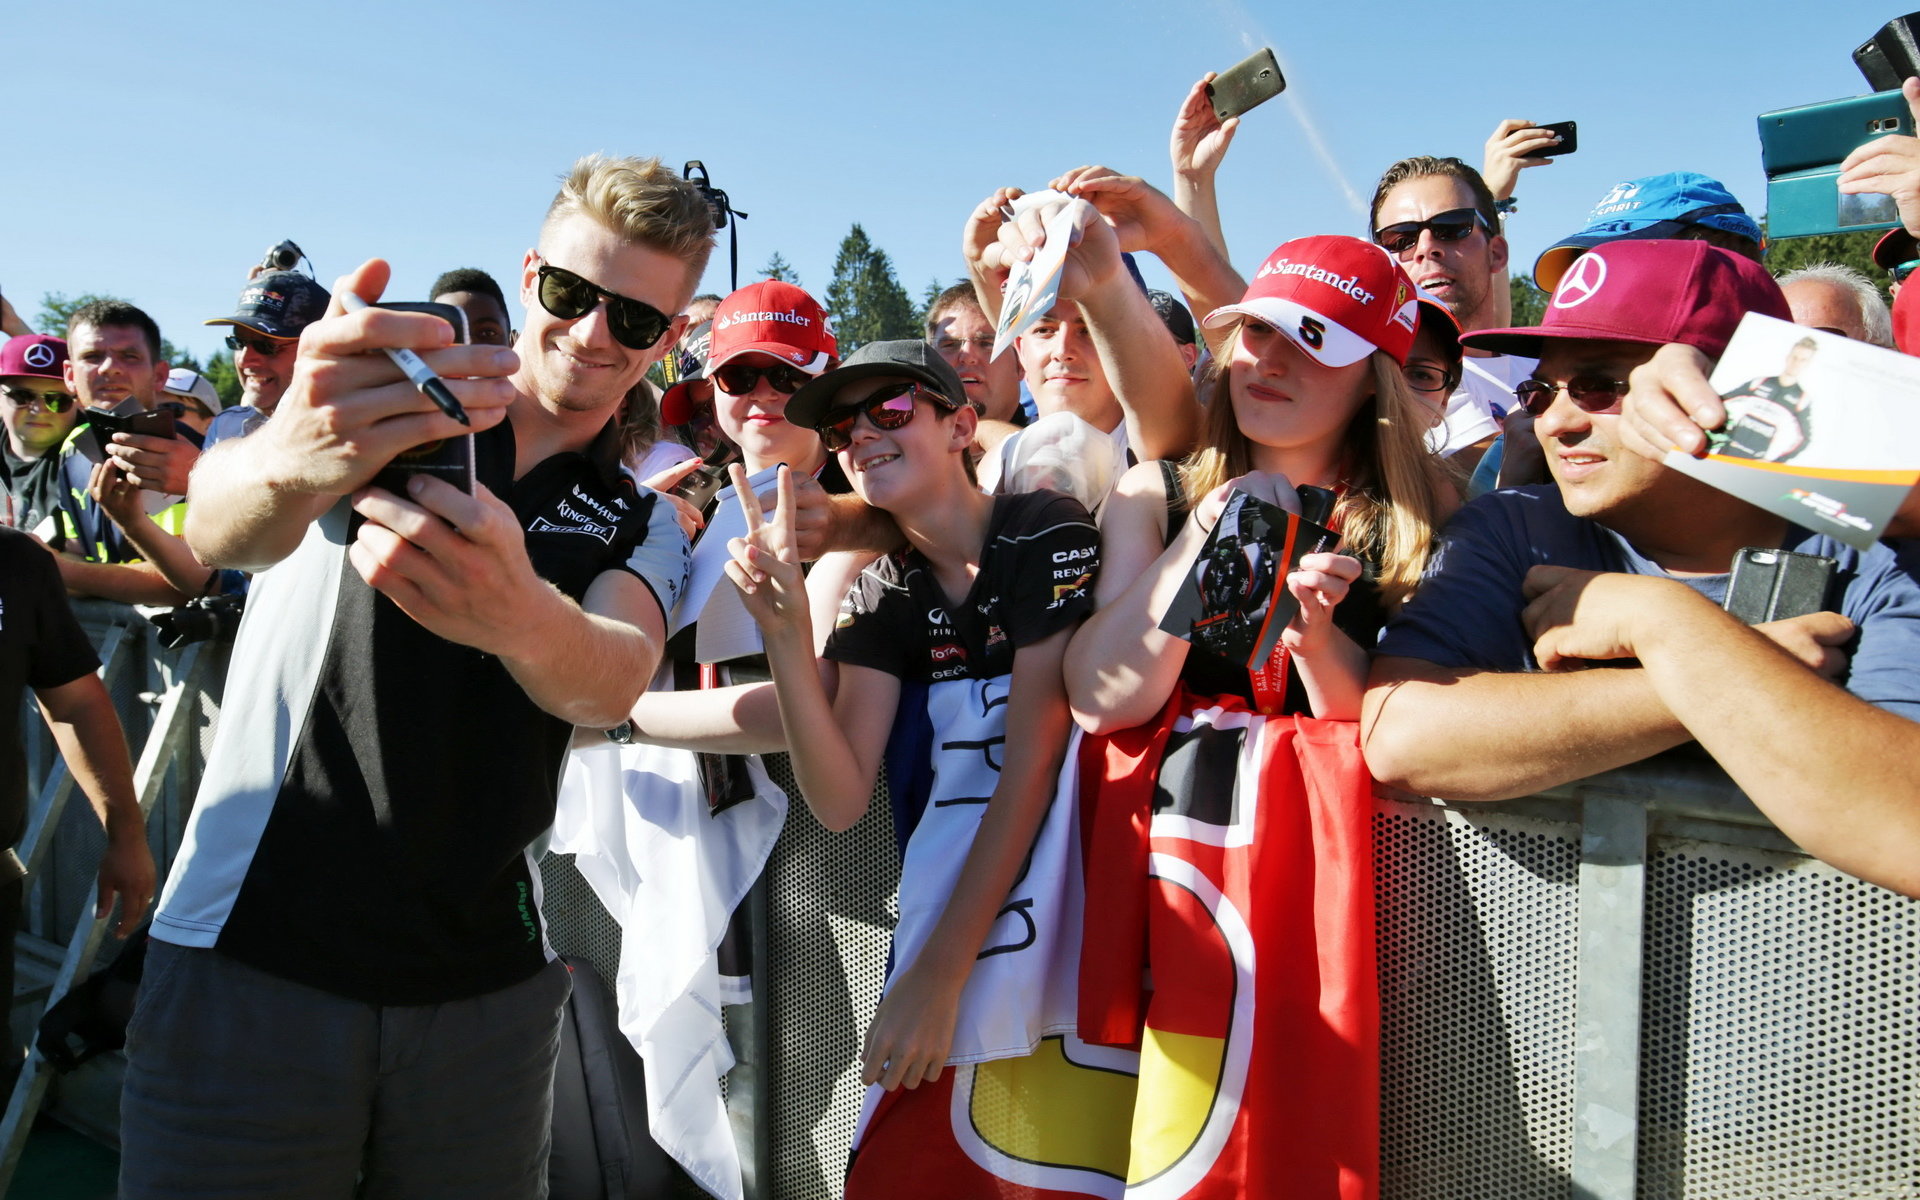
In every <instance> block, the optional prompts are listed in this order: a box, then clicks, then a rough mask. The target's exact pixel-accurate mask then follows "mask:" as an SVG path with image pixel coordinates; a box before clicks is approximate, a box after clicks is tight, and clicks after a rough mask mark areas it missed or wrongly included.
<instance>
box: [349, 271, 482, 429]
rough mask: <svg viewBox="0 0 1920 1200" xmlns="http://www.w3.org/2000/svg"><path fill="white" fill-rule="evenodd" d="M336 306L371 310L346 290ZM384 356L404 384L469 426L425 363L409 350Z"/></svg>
mask: <svg viewBox="0 0 1920 1200" xmlns="http://www.w3.org/2000/svg"><path fill="white" fill-rule="evenodd" d="M340 302H341V303H342V304H344V305H346V307H347V311H348V312H359V311H360V310H361V309H363V308H370V307H372V306H371V305H369V304H368V303H367V302H366V301H365V300H362V299H361V298H360V297H359V296H357V295H355V294H354V293H353V292H351V291H346V290H343V291H341V293H340ZM386 355H387V357H388V358H390V359H392V360H393V365H394V366H396V367H399V368H400V370H401V371H403V372H405V373H406V376H407V379H408V381H409V382H411V383H412V384H413V386H415V387H417V388H419V389H420V390H421V391H422V392H425V393H426V395H427V399H429V400H431V401H433V403H434V406H435V407H436V408H438V409H439V410H440V411H441V412H443V413H445V414H447V415H448V416H450V417H452V418H453V419H454V420H456V421H458V422H460V423H461V424H462V425H466V426H472V424H473V422H472V421H469V420H468V419H467V410H466V409H464V408H462V407H460V401H459V400H458V399H457V398H455V396H454V394H453V389H452V388H450V387H448V386H447V381H446V380H444V379H442V378H440V377H439V376H438V375H435V374H434V373H433V368H432V367H430V366H428V365H427V363H426V360H425V359H423V358H421V357H420V356H419V355H418V354H415V353H414V352H413V351H411V350H396V349H393V348H391V347H388V348H387V350H386Z"/></svg>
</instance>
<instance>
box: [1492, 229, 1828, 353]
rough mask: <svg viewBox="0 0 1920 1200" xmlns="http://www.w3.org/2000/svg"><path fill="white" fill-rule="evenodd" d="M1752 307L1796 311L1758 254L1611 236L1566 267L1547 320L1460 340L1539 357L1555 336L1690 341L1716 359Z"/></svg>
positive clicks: (1772, 313)
mask: <svg viewBox="0 0 1920 1200" xmlns="http://www.w3.org/2000/svg"><path fill="white" fill-rule="evenodd" d="M1750 312H1757V313H1765V314H1766V315H1767V316H1769V317H1778V318H1780V319H1781V320H1782V321H1791V320H1792V319H1793V315H1792V313H1790V312H1789V311H1788V310H1787V298H1786V297H1785V296H1783V295H1781V294H1780V285H1779V284H1776V283H1775V282H1774V281H1773V278H1772V276H1770V275H1768V274H1767V271H1766V268H1765V267H1762V266H1761V265H1760V264H1759V263H1757V262H1754V261H1753V260H1752V259H1750V258H1743V257H1741V256H1740V255H1738V254H1732V253H1729V252H1728V251H1725V250H1722V249H1720V248H1719V247H1718V246H1710V245H1708V244H1707V243H1705V242H1676V241H1664V240H1658V239H1655V240H1649V241H1622V242H1610V243H1608V244H1606V245H1604V246H1600V247H1597V248H1596V249H1593V250H1589V251H1587V252H1586V253H1585V254H1583V255H1581V256H1580V257H1579V258H1577V259H1575V260H1574V262H1573V265H1572V266H1570V267H1568V268H1567V272H1566V274H1565V275H1562V276H1561V277H1560V285H1559V286H1558V287H1556V288H1554V290H1553V297H1552V298H1551V299H1550V300H1548V301H1547V311H1546V313H1545V315H1544V316H1543V317H1542V318H1541V321H1540V324H1538V325H1536V326H1531V327H1528V328H1522V329H1483V330H1479V331H1478V332H1475V333H1469V334H1467V335H1466V336H1465V337H1462V338H1461V339H1460V344H1461V345H1463V346H1466V347H1468V348H1470V349H1474V350H1492V351H1494V352H1495V353H1498V354H1520V355H1525V356H1526V357H1528V358H1538V357H1540V351H1541V348H1542V346H1543V345H1544V343H1545V342H1547V341H1548V340H1549V339H1555V338H1566V339H1578V340H1581V341H1616V342H1645V343H1647V344H1649V345H1655V346H1664V345H1666V344H1667V343H1668V342H1684V343H1686V344H1687V345H1689V346H1695V347H1698V348H1699V349H1700V350H1702V351H1704V352H1705V353H1706V354H1707V356H1708V357H1709V358H1716V359H1717V358H1719V357H1720V355H1721V353H1722V352H1723V351H1725V350H1726V348H1727V342H1728V340H1729V339H1731V338H1732V337H1733V331H1734V328H1735V327H1736V326H1738V325H1739V324H1740V318H1741V317H1744V316H1746V315H1747V314H1748V313H1750Z"/></svg>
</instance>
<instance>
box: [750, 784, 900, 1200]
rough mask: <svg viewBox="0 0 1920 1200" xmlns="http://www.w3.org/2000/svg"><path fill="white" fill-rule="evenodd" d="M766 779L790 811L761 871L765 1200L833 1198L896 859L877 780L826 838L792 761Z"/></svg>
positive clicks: (887, 928) (857, 1087)
mask: <svg viewBox="0 0 1920 1200" xmlns="http://www.w3.org/2000/svg"><path fill="white" fill-rule="evenodd" d="M767 770H768V774H770V775H771V776H772V777H773V780H774V782H775V783H777V784H779V785H780V786H781V787H783V788H785V789H786V790H787V795H788V796H790V797H791V798H792V801H793V804H792V807H791V808H790V809H789V810H788V813H787V824H786V828H785V829H784V830H783V831H782V832H781V834H780V841H779V843H778V844H777V845H776V846H775V847H774V851H773V859H772V861H771V862H769V863H768V864H767V884H768V887H767V910H768V926H769V927H768V930H767V947H768V956H769V960H770V961H771V962H772V964H773V967H772V972H771V974H772V978H771V979H770V980H769V981H768V982H769V985H770V986H769V989H768V990H769V993H770V1000H771V1002H772V1006H773V1007H772V1012H773V1021H772V1030H771V1047H770V1058H771V1061H770V1063H769V1075H770V1086H771V1089H772V1090H771V1096H772V1098H773V1103H772V1128H771V1129H768V1130H764V1131H761V1132H762V1133H763V1134H764V1135H765V1136H767V1137H770V1138H772V1140H773V1146H772V1164H773V1165H772V1172H771V1175H772V1177H771V1179H770V1180H768V1181H767V1183H766V1185H765V1186H763V1187H762V1188H761V1189H760V1195H761V1196H762V1197H765V1198H767V1200H773V1198H776V1197H777V1198H778V1200H834V1198H835V1197H838V1196H839V1195H840V1192H841V1181H842V1177H843V1175H844V1173H845V1170H846V1161H847V1147H848V1146H849V1145H850V1144H851V1143H852V1140H853V1130H854V1125H855V1123H856V1121H857V1120H858V1119H859V1116H860V1103H861V1099H862V1097H863V1095H864V1093H865V1089H864V1088H863V1087H862V1086H861V1084H860V1071H859V1054H860V1039H861V1037H862V1035H863V1034H864V1033H865V1032H866V1028H867V1025H868V1023H869V1022H870V1021H871V1020H872V1019H873V1010H874V1008H875V1007H876V1006H877V1005H878V1004H879V1002H880V986H881V984H882V983H883V982H884V979H885V973H886V961H887V944H888V941H889V939H890V938H891V936H892V930H893V926H894V923H895V921H896V919H897V917H898V913H897V912H896V911H895V909H894V900H893V897H894V889H895V888H896V887H897V885H898V884H899V880H900V868H899V862H898V859H899V852H898V851H897V850H896V849H895V848H894V840H893V818H892V814H891V813H890V811H889V810H888V806H887V795H886V784H885V782H884V780H883V781H882V783H881V785H880V787H879V788H877V789H876V790H875V793H874V796H873V799H872V801H871V803H870V804H869V805H868V807H867V815H866V816H865V817H864V818H862V819H861V821H860V823H859V824H858V825H855V826H854V827H853V828H852V829H851V830H849V831H847V832H845V833H828V832H827V831H826V830H825V829H822V828H821V826H820V823H819V822H818V821H815V820H814V819H813V817H812V815H811V814H809V813H808V812H807V811H806V807H805V804H804V802H803V801H802V799H801V794H800V789H799V786H798V785H797V784H796V783H795V782H794V780H793V775H792V770H791V768H790V767H789V766H788V763H787V757H786V755H784V754H781V755H769V756H768V758H767Z"/></svg>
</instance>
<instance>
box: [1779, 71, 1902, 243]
mask: <svg viewBox="0 0 1920 1200" xmlns="http://www.w3.org/2000/svg"><path fill="white" fill-rule="evenodd" d="M1759 128H1760V164H1761V166H1762V167H1764V168H1765V170H1766V172H1767V236H1768V237H1770V238H1790V237H1807V236H1811V235H1813V234H1817V233H1852V232H1857V231H1860V230H1871V229H1887V228H1891V227H1892V226H1894V225H1898V224H1899V223H1900V213H1899V211H1898V210H1897V209H1896V208H1895V207H1894V203H1893V198H1892V197H1891V196H1881V195H1875V194H1872V193H1862V194H1859V195H1852V196H1845V195H1841V194H1840V190H1839V187H1838V183H1839V177H1840V163H1841V161H1842V160H1843V159H1845V158H1846V157H1847V155H1848V154H1851V153H1852V152H1853V150H1854V149H1855V148H1856V147H1858V146H1860V145H1861V144H1862V143H1865V142H1869V141H1872V140H1873V139H1874V138H1877V137H1885V136H1887V135H1888V134H1894V133H1898V134H1906V135H1908V136H1911V135H1912V134H1913V132H1914V128H1913V114H1912V111H1911V110H1910V109H1909V107H1908V105H1907V101H1906V97H1904V96H1902V95H1901V94H1900V93H1899V92H1898V91H1891V92H1874V93H1872V94H1870V95H1866V96H1848V97H1846V98H1845V99H1842V100H1826V101H1822V102H1821V103H1819V104H1803V105H1800V106H1799V107H1797V108H1783V109H1780V110H1779V111H1777V112H1770V113H1762V114H1761V115H1760V117H1759Z"/></svg>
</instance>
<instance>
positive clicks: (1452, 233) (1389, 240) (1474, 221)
mask: <svg viewBox="0 0 1920 1200" xmlns="http://www.w3.org/2000/svg"><path fill="white" fill-rule="evenodd" d="M1486 223H1487V222H1486V218H1485V217H1482V216H1481V215H1480V210H1479V209H1477V208H1455V209H1449V210H1448V211H1446V212H1443V213H1436V214H1435V215H1433V216H1431V217H1428V218H1427V219H1426V220H1424V221H1399V222H1396V223H1395V224H1392V225H1389V226H1387V227H1386V228H1384V229H1376V230H1374V231H1373V240H1374V241H1375V242H1376V243H1377V244H1379V245H1381V246H1384V247H1386V248H1387V249H1388V250H1389V251H1391V252H1392V253H1394V254H1405V253H1406V252H1407V251H1409V250H1411V249H1413V248H1414V247H1415V246H1417V245H1419V244H1420V231H1421V230H1422V229H1424V230H1426V231H1427V232H1428V233H1431V234H1432V235H1433V240H1434V241H1436V242H1458V241H1463V240H1465V239H1466V238H1467V237H1469V236H1471V235H1472V233H1473V231H1474V230H1475V229H1478V228H1481V227H1482V226H1484V225H1485V224H1486Z"/></svg>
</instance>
